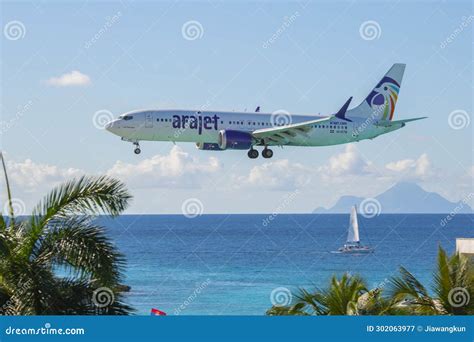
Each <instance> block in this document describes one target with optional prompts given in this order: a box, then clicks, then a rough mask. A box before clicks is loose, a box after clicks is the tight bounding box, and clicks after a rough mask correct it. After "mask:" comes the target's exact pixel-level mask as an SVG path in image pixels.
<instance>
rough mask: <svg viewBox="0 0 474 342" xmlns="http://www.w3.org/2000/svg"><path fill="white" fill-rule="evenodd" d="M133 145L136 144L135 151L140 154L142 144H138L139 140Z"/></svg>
mask: <svg viewBox="0 0 474 342" xmlns="http://www.w3.org/2000/svg"><path fill="white" fill-rule="evenodd" d="M133 145H135V149H134V150H133V152H135V154H140V152H141V151H142V150H140V145H139V144H138V141H136V142H134V143H133Z"/></svg>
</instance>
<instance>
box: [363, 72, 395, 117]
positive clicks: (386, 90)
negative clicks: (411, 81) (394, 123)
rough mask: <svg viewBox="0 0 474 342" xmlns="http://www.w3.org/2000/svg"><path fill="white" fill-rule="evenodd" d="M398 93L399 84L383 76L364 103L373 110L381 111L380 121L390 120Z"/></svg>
mask: <svg viewBox="0 0 474 342" xmlns="http://www.w3.org/2000/svg"><path fill="white" fill-rule="evenodd" d="M399 91H400V84H398V82H397V81H395V80H394V79H393V78H390V77H387V76H385V77H384V78H383V79H382V80H381V81H380V82H379V83H378V84H377V86H376V87H375V88H374V90H372V92H371V93H370V94H369V96H367V98H366V101H367V103H368V105H369V106H370V108H372V109H373V110H376V111H380V112H382V111H383V115H382V118H381V119H382V120H392V118H393V113H394V111H395V104H396V103H397V99H398V92H399Z"/></svg>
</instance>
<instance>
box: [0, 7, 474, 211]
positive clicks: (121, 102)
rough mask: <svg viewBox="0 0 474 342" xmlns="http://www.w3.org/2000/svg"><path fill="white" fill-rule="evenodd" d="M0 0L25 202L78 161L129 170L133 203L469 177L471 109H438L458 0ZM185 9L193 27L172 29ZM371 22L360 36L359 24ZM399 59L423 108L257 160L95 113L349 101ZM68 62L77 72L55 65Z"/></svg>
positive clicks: (216, 207) (268, 204)
mask: <svg viewBox="0 0 474 342" xmlns="http://www.w3.org/2000/svg"><path fill="white" fill-rule="evenodd" d="M1 6H2V11H1V13H2V14H1V18H2V27H3V35H2V37H1V38H2V39H1V64H2V101H1V106H2V110H1V113H2V130H1V139H2V150H3V151H5V153H6V157H7V160H8V163H9V169H10V170H11V178H12V183H13V191H14V195H15V196H16V197H18V198H19V199H20V200H21V201H22V203H24V207H25V208H30V207H31V205H32V203H35V202H36V201H37V200H39V199H40V198H41V196H42V195H43V194H44V192H45V191H46V190H48V189H49V188H50V187H51V186H53V185H55V184H57V183H58V182H60V181H62V180H64V179H67V178H70V177H73V176H77V175H80V174H82V173H91V174H97V173H108V174H110V175H112V176H116V177H119V178H121V179H123V180H124V181H126V182H127V184H128V186H129V187H130V189H131V191H132V193H133V194H134V196H135V200H134V203H133V205H132V207H131V208H130V210H129V212H133V213H143V212H145V213H180V212H181V207H182V203H183V202H184V201H185V200H186V199H188V198H198V199H199V200H200V201H201V202H202V203H203V207H204V212H206V213H218V212H272V211H275V210H277V209H278V210H280V211H284V212H310V211H312V210H313V209H314V208H316V207H318V206H328V205H331V204H333V203H334V202H335V201H336V200H337V198H339V196H341V195H358V196H375V195H377V194H378V193H380V192H382V191H384V190H385V189H387V188H388V187H389V186H391V185H393V184H395V183H396V182H398V181H400V180H409V181H415V182H417V183H419V184H420V185H422V187H423V188H425V189H427V190H430V191H436V192H439V193H441V194H442V195H444V196H446V197H448V198H449V199H451V200H460V199H462V198H464V197H465V196H466V195H467V194H468V193H470V192H472V179H473V178H472V176H473V173H474V172H473V163H472V157H473V148H472V133H473V131H472V123H470V122H469V123H464V124H463V123H461V126H462V127H456V128H460V129H454V128H453V127H452V126H453V123H451V125H450V124H449V120H448V117H449V116H450V114H451V113H453V112H454V114H453V115H455V116H460V118H461V119H464V121H466V120H470V119H471V115H472V95H473V88H472V43H473V40H472V37H473V36H472V23H473V20H472V17H471V16H472V15H473V11H472V3H471V2H470V1H450V2H448V1H446V2H435V1H433V2H429V1H423V2H408V1H394V2H390V1H387V2H374V1H371V2H365V1H348V2H329V1H327V2H304V1H300V2H277V3H273V2H231V3H223V2H214V1H206V2H192V3H190V2H159V3H155V2H142V1H133V2H126V1H123V2H95V1H88V2H82V1H76V2H71V3H63V2H49V1H44V2H39V3H37V4H33V3H31V2H20V3H13V2H2V4H1ZM189 21H197V22H198V23H199V25H200V27H198V29H199V30H200V32H199V33H200V35H199V37H198V38H197V39H194V40H189V39H185V37H184V36H183V33H182V29H183V25H185V23H187V22H189ZM368 21H371V22H375V23H376V24H377V27H376V37H375V39H372V40H367V39H364V37H363V35H362V34H361V32H360V28H361V25H364V23H366V22H368ZM11 22H20V24H21V25H20V27H19V28H20V37H15V36H12V33H11V32H10V33H9V31H8V30H7V26H8V25H9V23H11ZM285 23H287V25H285ZM201 28H202V29H201ZM272 36H273V37H274V39H271V38H272ZM448 37H450V38H449V41H447V39H448ZM16 38H18V39H16ZM366 38H367V37H366ZM270 39H271V42H270V41H269V40H270ZM396 62H402V63H406V64H407V68H406V72H405V78H404V80H403V85H402V88H401V92H400V97H399V101H398V103H397V109H396V113H395V116H396V117H397V118H409V117H417V116H429V119H428V120H424V121H422V122H416V123H413V124H411V125H408V126H407V127H405V128H404V129H402V130H399V131H397V132H394V133H392V134H389V135H385V136H382V137H379V138H377V139H375V140H373V141H364V142H360V143H357V144H354V145H349V146H345V145H340V146H332V147H319V148H317V147H315V148H284V149H282V150H281V149H275V156H274V158H273V159H272V160H271V161H269V160H264V159H257V160H249V159H248V158H247V157H246V153H245V152H244V151H225V152H204V151H198V150H197V149H196V148H195V147H194V146H193V145H192V144H184V143H181V144H178V145H177V146H173V144H172V143H167V142H149V143H142V151H143V152H142V154H141V155H140V156H136V155H134V154H133V153H132V146H131V144H128V143H124V142H121V141H120V140H119V139H118V138H117V137H116V136H113V135H111V134H109V133H107V132H105V131H102V130H100V129H98V128H97V127H96V126H97V122H95V121H94V117H96V118H97V116H94V114H95V113H97V112H98V111H101V110H105V111H107V113H108V112H110V113H112V114H113V115H114V116H118V115H119V114H121V113H123V112H126V111H128V110H133V109H139V108H158V109H164V108H200V107H202V106H207V107H208V108H212V109H222V110H244V109H247V110H249V111H250V110H253V109H254V108H255V107H256V106H257V105H260V106H261V107H262V110H263V111H266V112H273V111H275V110H279V109H284V110H287V111H289V112H291V113H307V114H318V113H321V114H328V113H331V112H334V111H335V110H337V109H339V107H340V106H341V105H342V104H343V103H344V102H345V100H347V98H348V97H350V96H354V100H353V102H354V104H355V103H358V102H360V101H362V99H363V98H364V97H365V96H366V95H367V94H368V93H369V91H370V90H371V89H372V87H373V86H374V85H375V84H376V83H377V82H378V80H379V79H380V78H381V77H382V76H383V74H384V73H385V72H386V71H387V70H388V68H389V67H390V66H391V65H392V64H393V63H396ZM73 71H77V72H78V73H76V75H80V77H79V79H74V80H73V81H70V82H69V83H68V82H67V78H66V81H65V79H64V78H63V79H62V78H61V76H62V75H68V74H70V73H71V72H73ZM81 77H82V78H81ZM55 80H56V81H55ZM94 123H96V124H94ZM295 191H296V192H297V194H298V195H297V196H292V197H291V201H285V200H284V199H285V198H286V197H287V196H289V194H292V193H294V192H295ZM2 196H4V194H3V193H2ZM3 198H4V197H2V199H3ZM282 203H287V204H285V205H284V206H283V208H282Z"/></svg>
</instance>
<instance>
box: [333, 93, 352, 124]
mask: <svg viewBox="0 0 474 342" xmlns="http://www.w3.org/2000/svg"><path fill="white" fill-rule="evenodd" d="M351 101H352V96H351V97H349V100H347V101H346V103H344V105H343V106H342V107H341V109H339V111H338V112H337V113H336V114H335V115H334V116H335V117H336V118H338V119H342V120H346V121H352V120H349V119H348V118H346V112H347V108H349V104H350V103H351Z"/></svg>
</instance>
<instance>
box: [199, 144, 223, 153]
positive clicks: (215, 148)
mask: <svg viewBox="0 0 474 342" xmlns="http://www.w3.org/2000/svg"><path fill="white" fill-rule="evenodd" d="M196 147H197V148H198V150H204V151H222V149H221V148H220V147H219V144H215V143H202V142H197V143H196Z"/></svg>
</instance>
